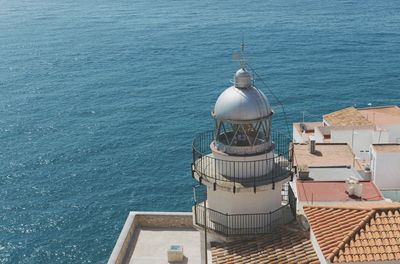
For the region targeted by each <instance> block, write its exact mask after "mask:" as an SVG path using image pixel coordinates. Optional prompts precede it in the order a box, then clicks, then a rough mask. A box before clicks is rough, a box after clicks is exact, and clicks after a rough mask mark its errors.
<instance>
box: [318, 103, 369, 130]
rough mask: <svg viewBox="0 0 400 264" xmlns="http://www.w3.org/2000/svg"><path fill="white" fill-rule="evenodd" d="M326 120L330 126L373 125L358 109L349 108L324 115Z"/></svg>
mask: <svg viewBox="0 0 400 264" xmlns="http://www.w3.org/2000/svg"><path fill="white" fill-rule="evenodd" d="M323 117H324V120H325V121H326V122H328V124H329V125H330V126H361V125H372V122H370V121H369V120H368V119H367V118H365V117H364V116H363V115H362V114H361V113H360V112H359V111H358V110H357V109H356V108H354V107H348V108H344V109H341V110H339V111H336V112H333V113H330V114H327V115H324V116H323Z"/></svg>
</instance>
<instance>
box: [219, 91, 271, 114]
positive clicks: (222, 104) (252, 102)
mask: <svg viewBox="0 0 400 264" xmlns="http://www.w3.org/2000/svg"><path fill="white" fill-rule="evenodd" d="M271 114H272V109H271V106H270V104H269V102H268V99H267V97H266V96H265V95H264V93H263V92H262V91H260V90H259V89H257V88H256V87H254V86H252V85H251V86H249V87H247V88H245V89H243V88H238V87H236V86H231V87H229V88H227V89H226V90H225V91H224V92H222V94H221V95H220V96H219V97H218V99H217V102H216V103H215V107H214V112H213V115H214V117H215V118H216V119H218V120H221V121H230V122H235V121H238V122H241V121H252V120H260V119H264V118H267V117H269V116H270V115H271Z"/></svg>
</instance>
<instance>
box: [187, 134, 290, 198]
mask: <svg viewBox="0 0 400 264" xmlns="http://www.w3.org/2000/svg"><path fill="white" fill-rule="evenodd" d="M213 140H214V133H213V131H207V132H203V133H201V134H198V135H197V136H196V137H195V139H194V140H193V166H192V169H193V176H195V177H196V178H198V180H199V181H200V182H201V181H203V180H204V181H206V182H208V183H211V184H213V185H214V189H215V188H216V186H225V187H229V188H233V190H234V191H235V189H236V188H237V187H244V188H249V187H253V188H254V190H256V187H257V186H260V185H266V184H273V187H274V184H275V182H278V181H281V180H283V179H285V178H287V177H288V176H289V175H290V174H291V169H292V160H291V157H292V153H291V152H292V147H291V139H290V138H289V137H287V136H285V135H283V134H280V133H273V134H272V140H273V144H274V156H273V157H267V153H265V159H261V160H260V159H258V160H253V161H232V160H224V159H219V158H216V157H214V156H213V155H212V151H211V148H210V145H211V143H212V142H213ZM258 155H259V154H258Z"/></svg>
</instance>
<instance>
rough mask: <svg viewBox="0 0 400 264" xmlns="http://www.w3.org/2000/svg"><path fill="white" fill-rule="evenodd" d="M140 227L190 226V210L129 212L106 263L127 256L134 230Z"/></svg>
mask: <svg viewBox="0 0 400 264" xmlns="http://www.w3.org/2000/svg"><path fill="white" fill-rule="evenodd" d="M141 227H147V228H149V227H152V228H191V227H193V217H192V213H191V212H187V213H186V212H130V213H129V215H128V218H127V219H126V221H125V224H124V227H123V228H122V231H121V234H120V235H119V237H118V240H117V242H116V243H115V246H114V249H113V251H112V253H111V256H110V258H109V260H108V264H122V263H124V262H125V261H126V260H127V258H129V255H130V254H131V253H132V252H131V251H132V249H133V247H134V243H135V239H136V237H135V235H136V231H138V230H139V229H140V228H141Z"/></svg>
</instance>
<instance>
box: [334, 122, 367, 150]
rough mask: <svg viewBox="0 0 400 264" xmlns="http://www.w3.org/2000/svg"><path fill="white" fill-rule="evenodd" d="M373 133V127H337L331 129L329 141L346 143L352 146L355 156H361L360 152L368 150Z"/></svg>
mask: <svg viewBox="0 0 400 264" xmlns="http://www.w3.org/2000/svg"><path fill="white" fill-rule="evenodd" d="M353 134H354V135H353ZM373 134H374V129H373V128H364V129H362V128H358V129H356V128H355V129H353V128H350V127H349V128H348V129H343V128H337V129H332V130H331V142H332V143H347V144H349V146H350V147H352V148H353V152H354V154H355V155H356V157H357V158H363V157H362V156H363V154H362V153H365V152H366V151H369V147H370V145H371V144H372V142H373Z"/></svg>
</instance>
